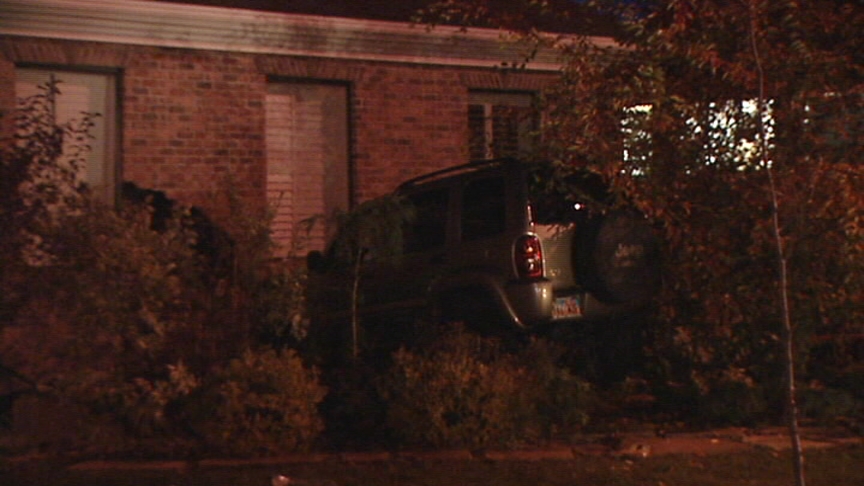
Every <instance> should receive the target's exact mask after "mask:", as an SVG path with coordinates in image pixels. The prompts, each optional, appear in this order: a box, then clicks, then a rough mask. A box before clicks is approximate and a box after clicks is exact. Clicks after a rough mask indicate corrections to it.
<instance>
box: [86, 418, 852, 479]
mask: <svg viewBox="0 0 864 486" xmlns="http://www.w3.org/2000/svg"><path fill="white" fill-rule="evenodd" d="M801 439H802V440H801V443H802V446H803V447H804V449H805V450H809V449H820V448H828V447H841V446H851V445H861V444H864V438H862V437H853V436H850V435H849V434H848V433H843V432H842V431H839V430H828V429H824V428H803V429H802V430H801ZM758 448H763V449H770V450H775V451H782V450H788V449H790V448H791V441H790V439H789V436H788V434H787V432H786V430H785V429H783V428H769V429H760V430H756V431H753V430H748V429H742V428H728V429H720V430H713V431H708V432H688V433H673V434H668V435H666V436H665V437H658V436H656V435H655V434H651V433H647V432H645V433H628V434H624V435H623V436H620V437H616V438H614V440H605V439H604V438H603V437H599V436H598V437H595V438H593V439H592V438H590V437H587V438H586V440H585V441H584V442H580V443H578V444H567V445H565V444H561V445H553V446H549V447H545V448H542V449H524V450H507V451H503V450H502V451H497V450H485V451H469V450H460V449H454V450H440V451H428V452H398V453H397V452H345V453H313V454H286V455H282V456H274V457H267V458H259V459H203V460H199V461H194V462H190V461H149V462H147V461H145V462H142V461H84V462H80V463H77V464H74V465H72V466H70V468H69V469H71V470H80V471H86V470H139V471H140V470H177V471H183V470H187V469H190V468H209V467H240V466H266V465H279V464H299V463H319V462H339V461H343V462H348V463H369V462H385V461H391V460H405V459H408V460H430V461H447V460H456V461H471V460H486V461H540V460H562V461H566V460H572V459H574V458H576V457H580V456H586V455H602V456H609V457H620V458H622V459H626V460H637V459H645V458H649V457H654V456H661V455H667V454H691V455H697V456H706V455H710V454H723V453H735V452H746V451H748V450H754V449H758Z"/></svg>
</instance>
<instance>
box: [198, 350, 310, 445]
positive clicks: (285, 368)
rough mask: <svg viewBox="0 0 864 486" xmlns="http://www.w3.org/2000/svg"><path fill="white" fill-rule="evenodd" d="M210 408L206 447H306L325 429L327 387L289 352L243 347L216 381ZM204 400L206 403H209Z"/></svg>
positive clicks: (206, 428)
mask: <svg viewBox="0 0 864 486" xmlns="http://www.w3.org/2000/svg"><path fill="white" fill-rule="evenodd" d="M216 383H217V384H216V386H215V394H216V397H215V399H216V404H215V407H214V408H213V409H211V410H209V414H210V416H209V417H208V419H207V420H206V422H205V424H204V425H202V426H201V432H202V433H203V435H204V437H205V441H206V442H207V443H208V445H209V446H212V447H215V448H216V449H217V450H220V451H222V452H225V453H230V454H237V455H267V454H277V453H284V452H287V451H296V450H306V449H308V448H309V447H311V446H312V445H313V444H314V442H315V440H316V439H317V438H318V435H319V434H320V433H321V431H322V430H323V428H324V424H323V422H322V420H321V418H320V416H319V415H318V410H317V406H318V404H319V403H320V402H321V401H322V400H323V398H324V395H325V393H326V390H325V389H324V388H323V387H322V386H321V385H320V384H319V382H318V373H317V371H316V370H314V369H307V368H305V367H304V365H303V362H302V360H301V359H300V357H299V356H298V355H297V354H296V353H295V352H294V351H293V350H284V351H281V352H278V351H274V350H269V349H265V350H263V351H260V352H253V351H246V352H245V353H244V354H243V356H241V357H240V358H237V359H234V360H231V362H230V363H229V364H228V366H227V368H226V369H225V370H224V371H223V372H222V373H220V374H219V376H218V378H217V379H216ZM208 403H209V401H208Z"/></svg>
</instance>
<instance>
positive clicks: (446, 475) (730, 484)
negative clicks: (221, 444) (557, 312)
mask: <svg viewBox="0 0 864 486" xmlns="http://www.w3.org/2000/svg"><path fill="white" fill-rule="evenodd" d="M862 463H864V447H860V446H859V447H849V448H845V447H844V448H839V447H838V448H832V449H825V450H814V451H809V452H808V453H807V457H806V468H807V483H808V485H809V486H847V485H848V486H852V485H856V486H857V485H861V484H864V468H862V467H861V464H862ZM274 474H285V475H287V476H289V477H291V478H293V479H295V480H296V481H297V482H296V483H295V484H300V485H308V486H319V485H320V486H454V485H459V486H474V485H496V486H524V485H526V484H531V485H537V486H558V485H561V486H564V485H566V486H580V485H586V486H588V485H591V486H594V485H609V486H673V485H674V486H697V485H698V486H744V485H747V486H753V485H759V486H775V485H776V486H781V485H782V486H788V485H789V484H793V480H792V474H791V462H790V459H789V457H788V454H785V453H776V452H773V451H770V450H767V449H766V450H755V451H751V452H747V453H740V454H728V455H710V456H695V455H674V456H662V457H649V458H648V459H644V460H638V461H625V460H622V459H616V458H612V457H605V456H582V457H579V458H577V459H575V460H544V461H481V460H472V461H458V460H447V461H443V460H441V461H418V460H410V461H409V460H393V461H387V462H366V463H355V464H352V463H348V462H343V461H331V462H319V463H309V464H290V465H273V466H256V467H224V468H197V469H196V468H194V467H193V468H189V469H185V470H182V471H178V470H132V471H129V470H125V471H121V470H96V471H93V470H91V471H70V470H68V468H66V467H65V466H64V465H62V464H51V463H48V462H44V463H38V464H37V463H31V464H28V465H26V466H17V467H14V468H11V467H6V468H5V470H4V468H3V467H2V464H0V477H2V478H4V480H3V481H2V483H3V484H10V485H11V484H14V485H19V486H29V485H33V486H44V485H51V486H63V485H68V486H133V485H134V486H267V485H269V484H270V478H271V476H273V475H274Z"/></svg>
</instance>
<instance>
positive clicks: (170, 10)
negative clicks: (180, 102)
mask: <svg viewBox="0 0 864 486" xmlns="http://www.w3.org/2000/svg"><path fill="white" fill-rule="evenodd" d="M0 35H13V36H32V37H41V38H52V39H69V40H81V41H97V42H112V43H120V44H134V45H143V46H160V47H179V48H188V49H205V50H219V51H232V52H246V53H258V54H281V55H292V56H309V57H325V58H334V59H359V60H370V61H390V62H407V63H419V64H443V65H458V66H480V67H494V66H502V65H505V64H506V65H512V63H519V62H521V61H522V57H521V56H520V50H519V48H518V46H515V45H511V44H505V43H503V42H502V41H503V40H504V39H506V37H507V33H506V32H503V31H497V30H493V29H470V30H468V31H464V32H463V31H461V30H460V29H458V28H454V27H436V28H435V29H433V30H431V31H430V30H427V29H426V28H424V27H423V26H413V25H409V24H407V23H404V24H403V23H400V22H385V21H373V20H361V19H349V18H338V17H322V16H312V15H298V14H286V13H274V12H261V11H254V10H245V9H238V8H223V7H208V6H200V5H188V4H175V3H163V2H153V1H142V0H2V1H0ZM594 41H595V42H596V43H598V44H601V45H604V44H606V45H612V41H611V39H608V38H595V39H594ZM560 67H561V64H560V62H559V58H558V53H557V52H555V51H554V50H552V49H549V50H546V51H543V52H540V53H539V54H538V55H537V57H536V58H535V59H534V60H533V61H532V62H531V63H530V64H529V65H528V68H529V69H532V70H543V71H557V70H558V69H560Z"/></svg>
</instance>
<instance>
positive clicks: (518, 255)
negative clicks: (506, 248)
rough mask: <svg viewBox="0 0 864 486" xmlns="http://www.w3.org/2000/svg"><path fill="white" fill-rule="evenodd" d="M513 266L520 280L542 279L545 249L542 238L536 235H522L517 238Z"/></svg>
mask: <svg viewBox="0 0 864 486" xmlns="http://www.w3.org/2000/svg"><path fill="white" fill-rule="evenodd" d="M513 264H514V266H515V267H516V274H517V275H518V276H519V278H539V277H542V276H543V249H542V247H541V246H540V238H538V237H537V236H535V235H522V236H520V237H519V238H517V239H516V243H515V245H514V248H513Z"/></svg>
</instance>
